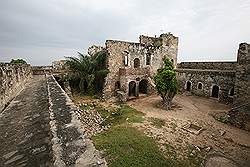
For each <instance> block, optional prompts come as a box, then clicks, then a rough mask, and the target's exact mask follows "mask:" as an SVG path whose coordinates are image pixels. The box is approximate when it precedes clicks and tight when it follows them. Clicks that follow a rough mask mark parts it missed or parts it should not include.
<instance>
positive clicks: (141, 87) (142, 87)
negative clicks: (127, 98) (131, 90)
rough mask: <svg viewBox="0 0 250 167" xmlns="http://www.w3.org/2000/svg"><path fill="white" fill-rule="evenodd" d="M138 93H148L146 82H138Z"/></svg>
mask: <svg viewBox="0 0 250 167" xmlns="http://www.w3.org/2000/svg"><path fill="white" fill-rule="evenodd" d="M139 93H142V94H147V93H148V81H147V80H145V79H143V80H141V81H140V82H139Z"/></svg>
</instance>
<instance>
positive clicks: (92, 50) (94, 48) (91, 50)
mask: <svg viewBox="0 0 250 167" xmlns="http://www.w3.org/2000/svg"><path fill="white" fill-rule="evenodd" d="M102 50H105V48H104V47H102V46H96V45H92V46H90V47H89V48H88V54H89V55H90V56H94V55H95V54H96V53H97V52H100V51H102Z"/></svg>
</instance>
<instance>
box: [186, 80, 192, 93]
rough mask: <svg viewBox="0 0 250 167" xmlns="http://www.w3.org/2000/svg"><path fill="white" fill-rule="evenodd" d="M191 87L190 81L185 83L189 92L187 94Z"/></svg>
mask: <svg viewBox="0 0 250 167" xmlns="http://www.w3.org/2000/svg"><path fill="white" fill-rule="evenodd" d="M191 85H192V83H191V82H190V81H187V87H186V90H187V91H189V92H190V91H191Z"/></svg>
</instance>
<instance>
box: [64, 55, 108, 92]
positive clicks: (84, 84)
mask: <svg viewBox="0 0 250 167" xmlns="http://www.w3.org/2000/svg"><path fill="white" fill-rule="evenodd" d="M106 58H107V55H106V51H100V52H97V53H96V54H95V55H93V56H89V55H84V54H82V53H80V52H78V58H77V57H66V59H67V62H66V65H68V66H69V69H70V71H71V72H70V78H71V79H74V80H78V81H79V84H78V87H79V89H80V91H81V93H87V94H90V95H93V94H94V93H98V92H101V91H102V89H103V84H104V78H105V77H106V75H107V74H108V70H107V68H106Z"/></svg>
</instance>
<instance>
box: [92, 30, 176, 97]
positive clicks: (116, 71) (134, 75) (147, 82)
mask: <svg viewBox="0 0 250 167" xmlns="http://www.w3.org/2000/svg"><path fill="white" fill-rule="evenodd" d="M102 49H106V51H107V54H108V57H107V67H108V69H109V74H108V76H107V77H106V79H105V86H104V98H105V99H110V98H112V97H116V96H117V95H118V96H121V98H122V99H123V100H124V101H126V100H127V99H129V98H130V97H137V96H140V95H142V94H151V93H153V92H154V88H153V83H152V77H153V76H154V74H155V73H156V72H157V69H159V68H160V67H162V65H163V61H162V60H163V59H164V58H169V59H171V60H172V61H173V63H174V66H176V65H177V51H178V38H177V37H175V36H173V35H172V34H170V33H167V34H161V35H160V36H159V37H148V36H143V35H141V36H140V40H139V43H135V42H125V41H117V40H107V41H106V43H105V48H102V47H97V46H92V47H90V48H89V51H88V53H89V54H90V55H93V54H94V53H96V52H98V51H100V50H102Z"/></svg>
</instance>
